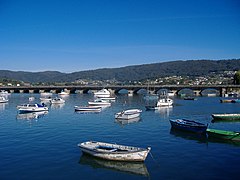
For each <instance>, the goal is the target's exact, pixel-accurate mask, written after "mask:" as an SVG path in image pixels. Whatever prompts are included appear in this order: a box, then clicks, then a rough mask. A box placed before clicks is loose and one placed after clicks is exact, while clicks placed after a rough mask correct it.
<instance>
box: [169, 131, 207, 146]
mask: <svg viewBox="0 0 240 180" xmlns="http://www.w3.org/2000/svg"><path fill="white" fill-rule="evenodd" d="M170 134H172V135H174V136H176V137H181V138H183V139H186V140H194V141H196V142H198V143H207V136H206V134H198V133H192V132H185V131H181V130H177V129H174V128H171V130H170Z"/></svg>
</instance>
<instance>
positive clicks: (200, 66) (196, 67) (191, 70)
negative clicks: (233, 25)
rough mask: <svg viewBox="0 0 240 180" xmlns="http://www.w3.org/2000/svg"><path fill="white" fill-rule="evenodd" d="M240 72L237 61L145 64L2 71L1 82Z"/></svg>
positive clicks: (135, 77)
mask: <svg viewBox="0 0 240 180" xmlns="http://www.w3.org/2000/svg"><path fill="white" fill-rule="evenodd" d="M237 70H240V59H233V60H218V61H215V60H187V61H170V62H163V63H153V64H143V65H135V66H126V67H120V68H104V69H96V70H89V71H79V72H73V73H61V72H58V71H45V72H23V71H17V72H16V71H9V70H0V78H7V79H14V80H21V81H24V82H73V81H75V80H76V79H91V80H110V79H116V80H118V81H129V80H131V81H132V80H142V79H151V78H156V77H164V76H173V75H176V76H180V75H181V76H186V75H187V76H201V75H207V74H209V73H211V72H215V73H221V72H223V71H237Z"/></svg>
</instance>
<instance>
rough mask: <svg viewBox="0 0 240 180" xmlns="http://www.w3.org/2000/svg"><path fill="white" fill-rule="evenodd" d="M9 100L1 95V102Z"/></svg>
mask: <svg viewBox="0 0 240 180" xmlns="http://www.w3.org/2000/svg"><path fill="white" fill-rule="evenodd" d="M6 102H8V99H7V98H6V97H4V96H0V103H6Z"/></svg>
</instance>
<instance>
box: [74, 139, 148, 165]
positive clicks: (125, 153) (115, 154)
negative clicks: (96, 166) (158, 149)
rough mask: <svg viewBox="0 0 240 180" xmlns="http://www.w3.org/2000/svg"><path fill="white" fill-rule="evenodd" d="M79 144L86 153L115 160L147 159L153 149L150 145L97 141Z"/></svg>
mask: <svg viewBox="0 0 240 180" xmlns="http://www.w3.org/2000/svg"><path fill="white" fill-rule="evenodd" d="M78 146H79V147H80V149H81V150H82V152H84V153H86V154H89V155H92V156H94V157H98V158H102V159H108V160H114V161H140V162H141V161H145V159H146V158H147V155H148V153H149V152H150V150H151V148H150V147H148V148H139V147H133V146H125V145H118V144H111V143H105V142H96V141H87V142H83V143H79V144H78Z"/></svg>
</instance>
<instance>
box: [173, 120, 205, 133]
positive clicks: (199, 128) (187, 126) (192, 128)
mask: <svg viewBox="0 0 240 180" xmlns="http://www.w3.org/2000/svg"><path fill="white" fill-rule="evenodd" d="M170 123H171V126H172V128H174V129H178V130H182V131H189V132H193V133H200V134H202V133H206V129H207V125H205V124H202V123H198V122H196V121H191V120H181V119H177V120H171V119H170Z"/></svg>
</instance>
